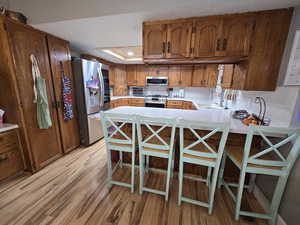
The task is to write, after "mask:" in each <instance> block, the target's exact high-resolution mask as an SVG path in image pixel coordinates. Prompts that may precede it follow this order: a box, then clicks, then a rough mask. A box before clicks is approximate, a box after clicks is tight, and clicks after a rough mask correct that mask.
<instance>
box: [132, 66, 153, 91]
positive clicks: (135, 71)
mask: <svg viewBox="0 0 300 225" xmlns="http://www.w3.org/2000/svg"><path fill="white" fill-rule="evenodd" d="M148 72H149V71H148V68H147V67H146V66H145V65H127V66H126V73H127V85H128V86H145V84H146V76H147V75H148Z"/></svg>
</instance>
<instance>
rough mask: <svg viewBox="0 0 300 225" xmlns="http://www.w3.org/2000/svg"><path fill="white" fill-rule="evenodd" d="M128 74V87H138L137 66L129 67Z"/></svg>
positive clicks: (127, 67) (127, 68)
mask: <svg viewBox="0 0 300 225" xmlns="http://www.w3.org/2000/svg"><path fill="white" fill-rule="evenodd" d="M126 73H127V85H128V86H136V83H137V78H136V65H127V66H126Z"/></svg>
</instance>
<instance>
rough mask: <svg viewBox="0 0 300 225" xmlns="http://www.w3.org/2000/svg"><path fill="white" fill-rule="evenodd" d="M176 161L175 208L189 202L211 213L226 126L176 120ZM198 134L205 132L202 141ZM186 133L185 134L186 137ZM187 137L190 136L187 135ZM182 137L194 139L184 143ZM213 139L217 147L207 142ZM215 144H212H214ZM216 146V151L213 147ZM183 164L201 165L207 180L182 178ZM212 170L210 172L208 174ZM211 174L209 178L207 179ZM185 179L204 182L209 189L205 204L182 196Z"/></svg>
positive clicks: (184, 140)
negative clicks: (176, 194)
mask: <svg viewBox="0 0 300 225" xmlns="http://www.w3.org/2000/svg"><path fill="white" fill-rule="evenodd" d="M179 126H180V133H179V135H180V161H179V192H178V205H181V201H184V202H189V203H192V204H196V205H199V206H203V207H207V208H208V213H209V214H211V213H212V210H213V202H214V196H215V190H216V185H217V181H218V173H219V168H220V164H221V161H222V155H223V152H224V148H225V144H226V141H227V136H228V131H229V124H228V123H207V122H196V121H188V120H180V122H179ZM201 130H208V132H207V134H205V135H204V136H203V137H201V136H200V135H199V132H197V131H201ZM187 132H189V133H187ZM190 133H191V134H190ZM185 135H186V136H189V138H190V137H191V136H194V139H193V140H186V139H185ZM213 135H220V136H218V139H219V138H220V139H219V143H213V142H212V141H211V140H209V138H211V137H212V136H213ZM215 141H216V140H214V142H215ZM217 145H218V147H217ZM184 163H190V164H195V165H201V166H206V167H208V174H207V178H206V179H204V178H192V177H190V176H184V173H183V170H184ZM212 170H213V172H212ZM211 172H212V177H211ZM184 178H189V179H193V180H197V181H202V182H206V184H207V185H208V188H209V196H208V202H201V201H197V200H193V199H190V198H187V197H184V196H183V195H182V192H183V190H182V189H183V179H184Z"/></svg>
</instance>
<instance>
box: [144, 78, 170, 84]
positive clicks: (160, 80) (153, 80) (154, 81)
mask: <svg viewBox="0 0 300 225" xmlns="http://www.w3.org/2000/svg"><path fill="white" fill-rule="evenodd" d="M146 83H147V86H168V83H169V78H168V77H146Z"/></svg>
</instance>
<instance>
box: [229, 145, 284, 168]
mask: <svg viewBox="0 0 300 225" xmlns="http://www.w3.org/2000/svg"><path fill="white" fill-rule="evenodd" d="M259 151H260V150H259V149H255V148H252V149H251V152H252V153H253V154H257V153H258V152H259ZM225 152H226V154H227V156H228V157H229V158H230V159H231V160H232V161H233V163H234V164H235V165H236V166H237V167H239V168H241V167H242V165H243V157H244V148H243V147H239V146H230V148H225ZM261 159H263V160H275V157H272V156H271V155H264V156H262V157H261ZM248 166H249V167H256V168H265V169H274V170H281V169H282V168H283V167H282V166H279V167H278V166H269V165H258V164H252V163H249V164H248Z"/></svg>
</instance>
